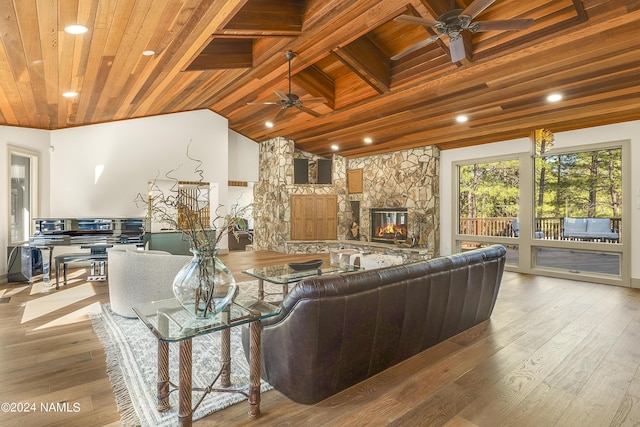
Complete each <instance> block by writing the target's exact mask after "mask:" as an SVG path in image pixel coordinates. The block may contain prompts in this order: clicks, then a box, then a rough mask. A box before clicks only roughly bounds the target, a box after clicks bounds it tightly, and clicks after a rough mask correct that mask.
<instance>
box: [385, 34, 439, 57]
mask: <svg viewBox="0 0 640 427" xmlns="http://www.w3.org/2000/svg"><path fill="white" fill-rule="evenodd" d="M439 38H440V36H431V37H429V38H428V39H425V40H422V41H421V42H419V43H416V44H414V45H413V46H411V47H410V48H408V49H405V50H403V51H402V52H400V53H398V54H397V55H394V56H392V57H391V58H390V59H391V60H392V61H395V60H398V59H401V58H403V57H405V56H407V55H408V54H410V53H411V52H415V51H416V50H418V49H420V48H422V47H424V46H426V45H428V44H429V43H433V42H434V41H436V40H438V39H439Z"/></svg>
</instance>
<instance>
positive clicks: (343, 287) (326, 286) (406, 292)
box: [245, 245, 506, 404]
mask: <svg viewBox="0 0 640 427" xmlns="http://www.w3.org/2000/svg"><path fill="white" fill-rule="evenodd" d="M505 254H506V250H505V248H504V247H502V246H498V245H495V246H491V247H489V248H484V249H477V250H473V251H469V252H466V253H462V254H456V255H451V256H446V257H441V258H435V259H432V260H429V261H420V262H416V263H412V264H404V265H399V266H392V267H385V268H381V269H376V270H366V271H359V272H354V273H344V274H338V275H326V276H316V277H312V278H308V279H305V280H303V281H301V282H300V283H298V284H297V285H296V286H295V287H294V289H293V290H292V291H291V292H290V293H289V294H288V295H287V297H286V299H285V300H284V301H283V302H282V312H281V313H280V314H279V315H278V316H275V317H273V318H270V319H267V320H265V321H263V323H262V352H261V358H262V363H261V366H262V377H263V378H264V379H265V380H266V381H267V382H269V383H270V384H271V385H272V386H273V387H274V388H276V389H277V390H279V391H280V392H282V393H283V394H284V395H286V396H287V397H289V398H290V399H292V400H294V401H296V402H299V403H305V404H312V403H316V402H318V401H320V400H323V399H325V398H327V397H329V396H331V395H333V394H335V393H338V392H339V391H341V390H344V389H346V388H348V387H350V386H352V385H354V384H356V383H358V382H360V381H363V380H365V379H366V378H369V377H371V376H373V375H375V374H377V373H379V372H381V371H383V370H385V369H387V368H389V367H391V366H393V365H395V364H397V363H399V362H401V361H403V360H405V359H407V358H409V357H411V356H413V355H415V354H417V353H419V352H421V351H423V350H425V349H426V348H428V347H430V346H432V345H434V344H437V343H439V342H441V341H443V340H445V339H447V338H450V337H452V336H454V335H456V334H458V333H460V332H462V331H464V330H466V329H468V328H470V327H472V326H474V325H476V324H478V323H480V322H483V321H485V320H487V319H489V317H490V316H491V312H492V311H493V307H494V305H495V302H496V298H497V295H498V290H499V287H500V280H501V278H502V272H503V268H504V262H505ZM247 350H248V348H247V346H246V345H245V351H247Z"/></svg>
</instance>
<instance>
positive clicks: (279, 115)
mask: <svg viewBox="0 0 640 427" xmlns="http://www.w3.org/2000/svg"><path fill="white" fill-rule="evenodd" d="M287 108H289V107H282V108H281V109H280V111H278V114H276V116H275V117H274V118H273V121H274V122H276V121H278V119H279V118H280V117H282V115H283V114H284V113H285V111H287Z"/></svg>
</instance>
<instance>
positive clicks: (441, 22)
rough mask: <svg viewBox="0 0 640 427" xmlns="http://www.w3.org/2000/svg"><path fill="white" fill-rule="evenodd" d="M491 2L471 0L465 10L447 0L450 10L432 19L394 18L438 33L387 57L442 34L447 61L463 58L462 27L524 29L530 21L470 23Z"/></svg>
mask: <svg viewBox="0 0 640 427" xmlns="http://www.w3.org/2000/svg"><path fill="white" fill-rule="evenodd" d="M495 1H496V0H475V1H474V2H472V3H471V4H470V5H469V6H467V7H466V8H465V9H459V8H458V7H457V6H456V1H455V0H451V10H450V11H448V12H445V13H443V14H442V15H440V16H439V17H438V19H435V20H434V19H427V18H421V17H418V16H411V15H400V16H398V17H397V18H395V21H398V22H408V23H411V24H418V25H422V26H424V27H427V28H433V29H434V30H435V31H436V32H437V33H438V34H436V35H434V36H431V37H429V38H428V39H426V40H423V41H421V42H419V43H417V44H415V45H413V46H411V47H410V48H408V49H406V50H404V51H402V52H400V53H399V54H397V55H395V56H393V57H391V60H397V59H400V58H402V57H404V56H406V55H408V54H410V53H411V52H415V51H416V50H418V49H420V48H422V47H423V46H426V45H428V44H429V43H432V42H434V41H436V40H438V39H439V38H440V37H442V36H445V35H446V36H448V37H449V40H450V44H449V48H450V51H451V61H452V62H458V61H461V60H462V59H464V58H465V57H466V52H465V48H464V41H463V39H462V35H461V33H462V32H463V31H464V30H468V31H471V32H476V31H495V30H501V31H518V30H526V29H527V28H529V27H530V26H531V24H533V19H507V20H498V21H478V22H472V21H473V18H475V17H476V16H477V15H479V14H480V13H481V12H482V11H484V10H485V9H486V8H488V7H489V6H491V5H492V4H493V3H494V2H495Z"/></svg>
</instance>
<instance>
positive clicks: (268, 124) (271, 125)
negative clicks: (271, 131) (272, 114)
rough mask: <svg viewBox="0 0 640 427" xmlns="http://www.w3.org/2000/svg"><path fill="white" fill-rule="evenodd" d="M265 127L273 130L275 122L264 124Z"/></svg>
mask: <svg viewBox="0 0 640 427" xmlns="http://www.w3.org/2000/svg"><path fill="white" fill-rule="evenodd" d="M264 125H265V126H266V127H268V128H272V127H273V122H264Z"/></svg>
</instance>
